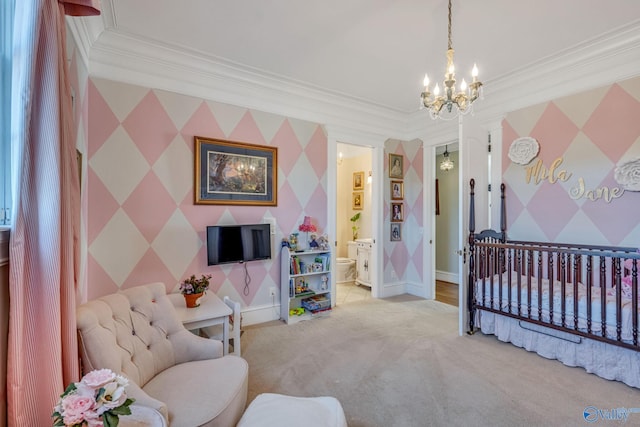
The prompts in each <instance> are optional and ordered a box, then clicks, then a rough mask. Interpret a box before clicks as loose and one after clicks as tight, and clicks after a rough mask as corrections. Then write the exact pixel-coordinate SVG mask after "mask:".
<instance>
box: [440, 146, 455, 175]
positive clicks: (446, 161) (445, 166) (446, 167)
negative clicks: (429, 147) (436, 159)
mask: <svg viewBox="0 0 640 427" xmlns="http://www.w3.org/2000/svg"><path fill="white" fill-rule="evenodd" d="M442 156H443V159H442V163H440V170H443V171H450V170H451V169H453V160H451V159H450V158H449V151H447V146H446V145H445V146H444V154H443V155H442Z"/></svg>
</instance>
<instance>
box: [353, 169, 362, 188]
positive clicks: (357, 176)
mask: <svg viewBox="0 0 640 427" xmlns="http://www.w3.org/2000/svg"><path fill="white" fill-rule="evenodd" d="M353 189H354V190H364V172H354V173H353Z"/></svg>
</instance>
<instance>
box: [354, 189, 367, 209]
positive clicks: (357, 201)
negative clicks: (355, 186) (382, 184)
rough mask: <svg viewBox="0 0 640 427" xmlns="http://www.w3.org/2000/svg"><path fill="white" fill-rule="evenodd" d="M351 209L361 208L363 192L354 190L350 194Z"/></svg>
mask: <svg viewBox="0 0 640 427" xmlns="http://www.w3.org/2000/svg"><path fill="white" fill-rule="evenodd" d="M351 201H352V203H351V209H354V210H361V209H362V206H363V204H364V192H362V191H354V192H353V194H352V196H351Z"/></svg>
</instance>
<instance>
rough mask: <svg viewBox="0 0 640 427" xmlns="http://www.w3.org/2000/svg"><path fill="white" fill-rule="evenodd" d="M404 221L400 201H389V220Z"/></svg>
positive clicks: (402, 207)
mask: <svg viewBox="0 0 640 427" xmlns="http://www.w3.org/2000/svg"><path fill="white" fill-rule="evenodd" d="M402 221H404V206H403V204H402V203H391V222H402Z"/></svg>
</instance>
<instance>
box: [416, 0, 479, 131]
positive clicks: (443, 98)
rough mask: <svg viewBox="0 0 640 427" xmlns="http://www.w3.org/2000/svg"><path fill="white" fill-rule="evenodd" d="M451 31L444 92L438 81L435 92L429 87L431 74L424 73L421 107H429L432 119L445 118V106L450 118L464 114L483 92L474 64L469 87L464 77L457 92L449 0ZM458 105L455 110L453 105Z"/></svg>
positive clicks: (443, 83) (443, 86)
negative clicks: (443, 111)
mask: <svg viewBox="0 0 640 427" xmlns="http://www.w3.org/2000/svg"><path fill="white" fill-rule="evenodd" d="M448 17H449V33H448V48H447V69H446V71H445V73H444V81H443V82H442V89H443V90H444V94H443V95H440V87H439V86H438V83H436V87H435V88H434V89H433V94H432V93H431V89H430V88H429V76H428V75H427V74H425V75H424V92H422V93H421V94H420V99H421V101H422V102H420V108H421V109H422V108H427V109H428V110H429V115H430V116H431V118H432V119H434V120H435V119H437V118H438V117H440V118H445V117H444V116H443V115H442V114H441V111H442V109H443V108H444V109H445V111H446V112H447V113H448V115H447V117H448V118H454V117H456V116H458V115H464V114H466V113H468V112H469V111H471V108H470V107H471V105H472V104H473V102H474V101H475V100H476V99H478V97H479V96H480V95H481V94H482V83H481V82H480V81H479V80H478V67H477V66H476V65H475V64H473V70H472V71H471V76H472V79H473V80H472V82H471V84H470V85H469V87H467V83H466V82H465V81H464V79H462V83H461V84H460V91H458V92H456V74H455V66H454V65H453V53H454V50H453V46H452V43H451V0H449V16H448ZM454 105H455V106H456V109H455V110H454V109H453V107H454Z"/></svg>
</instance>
